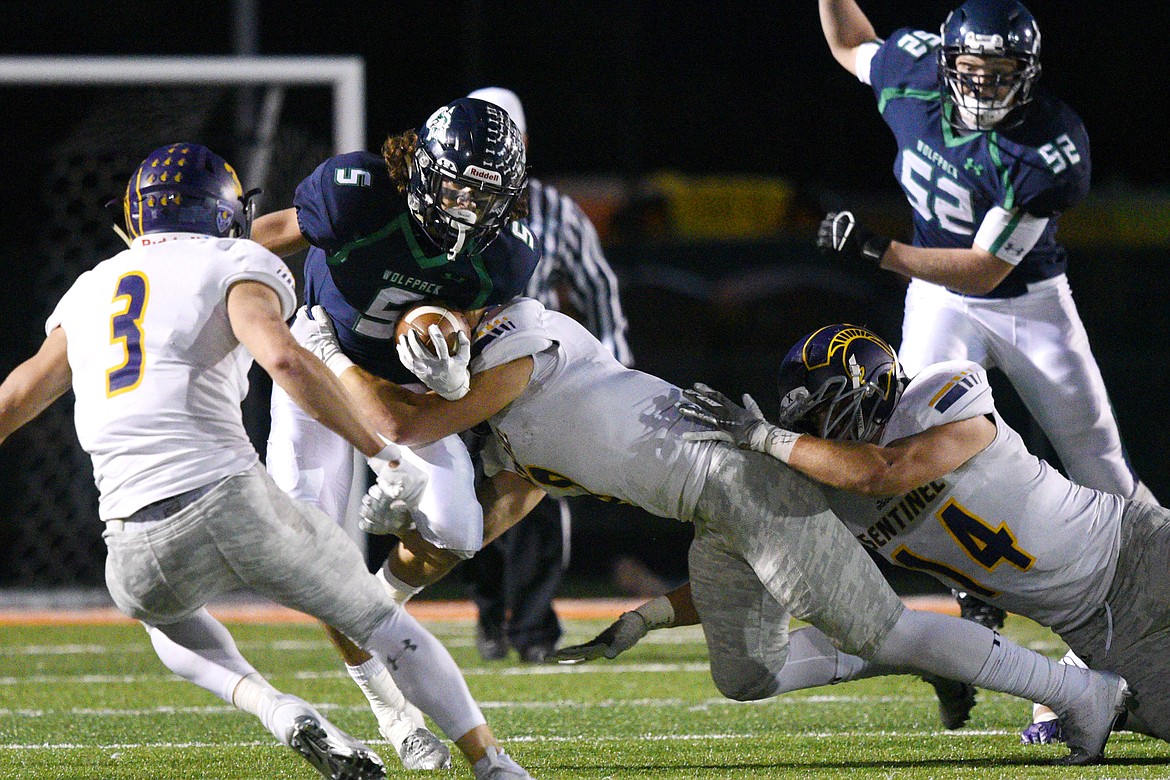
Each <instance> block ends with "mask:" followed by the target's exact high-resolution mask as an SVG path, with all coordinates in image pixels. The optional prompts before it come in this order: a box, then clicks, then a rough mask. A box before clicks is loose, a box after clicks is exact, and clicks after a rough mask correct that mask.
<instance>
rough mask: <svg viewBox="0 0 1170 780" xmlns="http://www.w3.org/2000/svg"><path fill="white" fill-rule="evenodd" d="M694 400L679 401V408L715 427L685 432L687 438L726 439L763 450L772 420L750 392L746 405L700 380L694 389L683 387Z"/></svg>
mask: <svg viewBox="0 0 1170 780" xmlns="http://www.w3.org/2000/svg"><path fill="white" fill-rule="evenodd" d="M683 397H684V398H686V400H687V401H689V402H690V403H681V402H680V403H679V407H678V411H679V414H681V415H682V416H683V417H686V418H687V419H688V420H694V421H695V422H698V423H702V424H703V425H708V426H710V427H711V428H714V429H715V430H711V431H692V432H690V433H684V434H683V438H684V439H686V440H687V441H725V442H728V443H730V444H734V445H735V446H737V447H739V448H740V449H745V450H756V451H757V452H763V447H764V440H765V439H766V438H767V435H768V423H767V422H766V421H765V420H764V413H763V412H761V411H760V406H759V404H757V403H756V402H755V400H754V399H753V398H752V397H751V396H750V395H748V394H746V393H745V394H744V396H743V406H740V405H738V404H737V403H736V402H735V401H732V400H731V399H730V398H728V397H727V396H725V395H724V394H723V393H721V392H719V391H718V390H712V389H711V388H710V387H707V385H704V384H702V383H696V384H695V387H694V389H693V390H683Z"/></svg>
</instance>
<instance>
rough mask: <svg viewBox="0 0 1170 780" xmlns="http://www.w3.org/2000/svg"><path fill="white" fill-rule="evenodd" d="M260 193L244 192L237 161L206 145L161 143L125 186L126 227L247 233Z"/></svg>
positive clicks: (132, 232)
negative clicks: (234, 165) (235, 165)
mask: <svg viewBox="0 0 1170 780" xmlns="http://www.w3.org/2000/svg"><path fill="white" fill-rule="evenodd" d="M257 192H259V190H253V191H251V192H249V193H248V194H246V195H245V194H244V190H243V187H241V186H240V179H239V177H238V176H236V172H235V170H234V169H233V168H232V166H231V165H229V164H228V163H227V161H226V160H224V159H223V158H222V157H220V156H219V155H217V154H216V153H215V152H212V151H211V150H210V149H208V148H207V147H205V146H200V145H199V144H189V143H185V144H169V145H167V146H163V147H159V148H158V149H155V150H154V151H153V152H151V153H150V154H149V155H148V156H147V158H146V159H145V160H143V161H142V164H141V165H139V166H138V169H137V170H136V171H134V175H132V176H131V177H130V182H129V183H128V184H127V185H126V198H125V201H124V203H123V217H124V219H125V222H126V232H127V233H128V234H129V236H130V238H137V237H138V236H142V235H146V234H147V233H166V232H182V233H203V234H205V235H209V236H220V237H225V238H247V237H248V234H249V233H250V232H251V229H252V207H251V198H252V196H253V195H255V194H256V193H257Z"/></svg>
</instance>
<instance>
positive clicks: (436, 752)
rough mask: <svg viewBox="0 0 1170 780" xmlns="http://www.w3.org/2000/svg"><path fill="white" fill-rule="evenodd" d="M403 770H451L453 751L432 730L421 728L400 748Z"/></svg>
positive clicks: (399, 753)
mask: <svg viewBox="0 0 1170 780" xmlns="http://www.w3.org/2000/svg"><path fill="white" fill-rule="evenodd" d="M398 757H399V758H400V759H402V767H403V769H449V768H450V767H451V751H450V750H448V749H447V746H446V745H444V744H443V741H442V740H441V739H439V738H438V737H436V736H435V735H434V734H433V733H432V732H431V731H430V729H426V728H422V727H419V728H417V729H415V730H414V731H412V732H411V733H410V734H408V735H407V737H406V739H404V740H402V744H401V745H399V746H398Z"/></svg>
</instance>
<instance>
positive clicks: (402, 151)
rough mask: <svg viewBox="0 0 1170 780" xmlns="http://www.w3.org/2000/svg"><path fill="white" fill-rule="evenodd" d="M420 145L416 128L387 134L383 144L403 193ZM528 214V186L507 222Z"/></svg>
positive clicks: (392, 176) (392, 175)
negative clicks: (415, 152) (413, 159)
mask: <svg viewBox="0 0 1170 780" xmlns="http://www.w3.org/2000/svg"><path fill="white" fill-rule="evenodd" d="M417 147H418V133H416V132H415V131H414V130H404V131H402V132H401V133H398V134H397V135H388V136H386V141H385V142H384V143H383V144H382V159H383V160H385V161H386V169H387V170H388V171H389V172H390V181H392V182H393V183H394V187H395V188H396V189H397V190H398V191H399V192H400V193H402V194H406V188H407V186H408V185H409V184H410V166H411V165H413V162H412V158H413V156H414V150H415V149H416V148H417ZM527 216H528V187H525V188H524V190H523V191H522V192H521V193H520V196H519V197H517V198H516V200H515V201H513V203H512V208H511V210H510V211H509V212H508V218H507V220H506V221H507V222H513V221H515V220H517V219H524V218H525V217H527Z"/></svg>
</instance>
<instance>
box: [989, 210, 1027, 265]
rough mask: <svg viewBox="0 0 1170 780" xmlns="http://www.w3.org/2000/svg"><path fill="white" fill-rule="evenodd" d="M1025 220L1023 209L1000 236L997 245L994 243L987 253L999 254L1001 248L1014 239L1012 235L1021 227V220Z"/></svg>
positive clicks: (996, 241)
mask: <svg viewBox="0 0 1170 780" xmlns="http://www.w3.org/2000/svg"><path fill="white" fill-rule="evenodd" d="M1023 218H1024V212H1023V210H1022V209H1021V210H1020V211H1017V212H1016V213H1015V214H1014V215H1013V216H1012V218H1011V220H1010V221H1009V222H1008V223H1007V227H1005V228H1004V229H1003V232H1002V233H1000V234H999V236H998V237H997V238H996V239H995V243H993V244H992V245H991V246H990V247H989V248H988V250H987V251H988V252H991V254H993V255H994V254H995V253H996V252H998V251H999V248H1000V247H1001V246H1003V245H1004V244H1006V243H1007V240H1008V239H1009V238H1011V237H1012V233H1015V232H1016V228H1017V227H1018V226H1019V224H1020V220H1021V219H1023Z"/></svg>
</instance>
